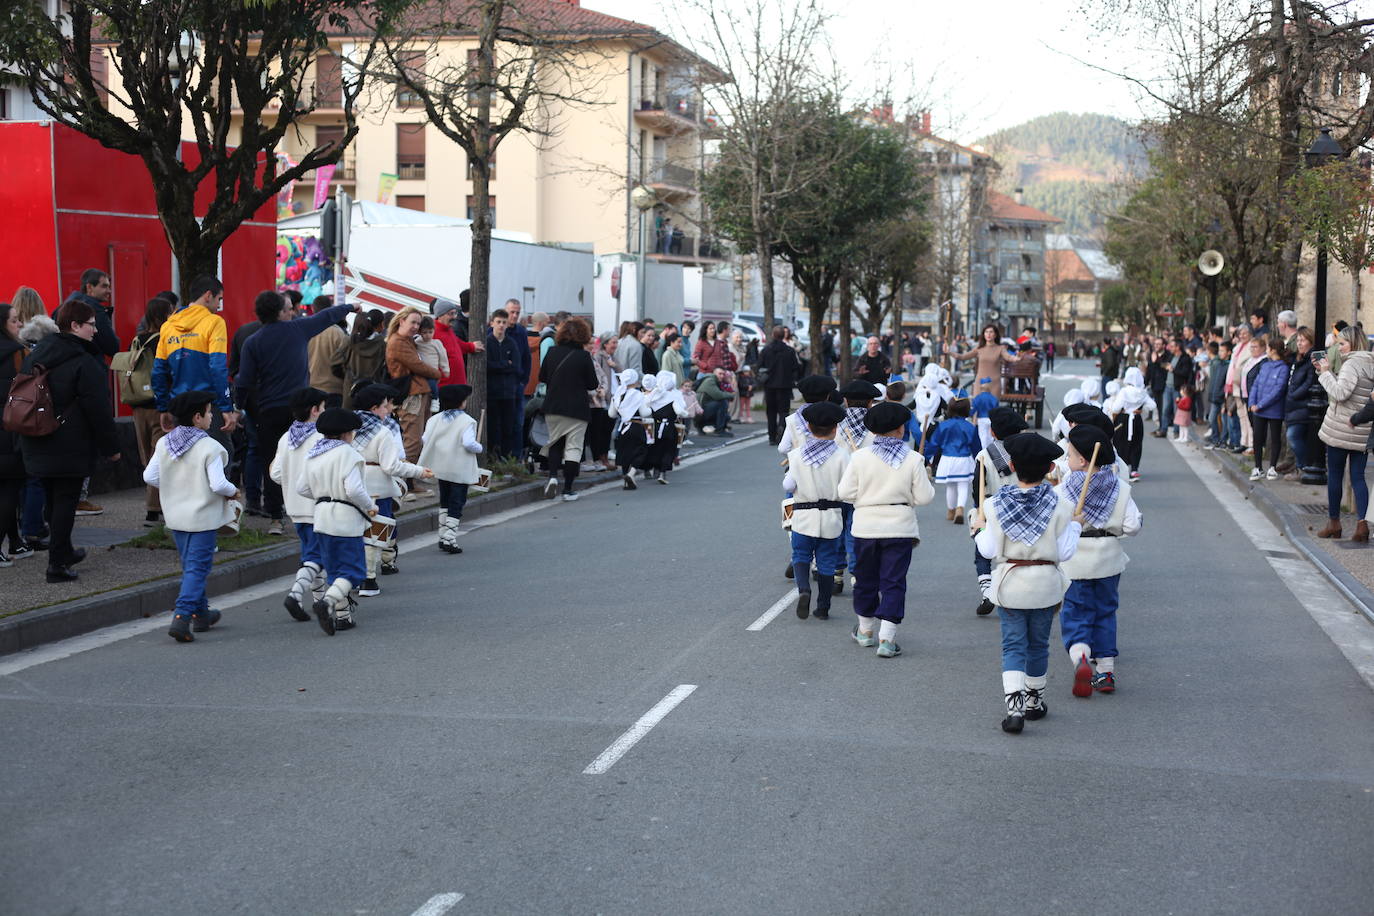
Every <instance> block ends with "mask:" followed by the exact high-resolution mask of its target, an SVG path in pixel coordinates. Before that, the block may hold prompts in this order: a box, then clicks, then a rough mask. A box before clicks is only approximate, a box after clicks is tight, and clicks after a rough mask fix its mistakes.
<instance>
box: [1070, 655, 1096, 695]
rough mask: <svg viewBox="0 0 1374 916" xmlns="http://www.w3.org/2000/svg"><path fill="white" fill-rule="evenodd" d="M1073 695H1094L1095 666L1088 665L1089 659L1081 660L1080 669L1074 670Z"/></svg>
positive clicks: (1079, 662) (1079, 661)
mask: <svg viewBox="0 0 1374 916" xmlns="http://www.w3.org/2000/svg"><path fill="white" fill-rule="evenodd" d="M1073 695H1074V696H1076V697H1090V696H1092V695H1093V666H1092V665H1090V664H1088V660H1087V658H1080V659H1079V660H1078V667H1077V668H1074V669H1073Z"/></svg>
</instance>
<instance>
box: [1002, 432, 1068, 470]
mask: <svg viewBox="0 0 1374 916" xmlns="http://www.w3.org/2000/svg"><path fill="white" fill-rule="evenodd" d="M1002 447H1003V448H1005V449H1006V450H1007V455H1008V456H1009V457H1010V458H1011V460H1012V463H1013V464H1017V465H1023V466H1025V467H1028V468H1031V467H1035V466H1036V465H1045V466H1048V465H1049V464H1050V462H1052V461H1054V459H1056V458H1058V457H1059V456H1060V455H1062V454H1064V450H1063V449H1062V448H1060V447H1059V446H1057V445H1055V444H1054V443H1053V442H1051V441H1050V440H1048V439H1046V438H1045V437H1044V436H1042V435H1039V434H1038V433H1017V434H1016V435H1014V436H1009V437H1008V438H1007V440H1006V441H1005V442H1003V443H1002Z"/></svg>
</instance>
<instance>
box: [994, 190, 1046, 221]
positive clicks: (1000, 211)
mask: <svg viewBox="0 0 1374 916" xmlns="http://www.w3.org/2000/svg"><path fill="white" fill-rule="evenodd" d="M988 216H989V217H991V218H992V219H999V220H1016V221H1019V222H1023V223H1062V222H1063V220H1062V219H1060V218H1059V217H1057V216H1050V215H1049V214H1048V213H1046V212H1045V211H1044V210H1037V209H1035V208H1034V207H1028V206H1026V205H1025V204H1018V203H1017V202H1016V201H1015V200H1013V199H1012V198H1010V197H1008V196H1007V195H1005V194H1001V193H999V192H997V191H989V192H988Z"/></svg>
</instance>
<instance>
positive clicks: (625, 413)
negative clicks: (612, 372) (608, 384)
mask: <svg viewBox="0 0 1374 916" xmlns="http://www.w3.org/2000/svg"><path fill="white" fill-rule="evenodd" d="M607 413H609V414H610V417H611V419H612V420H614V421H615V463H616V464H617V465H619V466H620V479H621V487H622V489H626V490H635V489H638V487H639V485H638V484H637V483H635V477H636V476H638V474H639V468H640V467H641V466H642V465H643V464H644V463H645V460H646V456H647V454H648V452H649V432H648V425H649V419H650V418H651V417H652V416H653V410H651V409H650V408H649V399H648V398H647V397H646V396H645V393H644V389H643V388H641V387H640V386H639V370H637V369H626V370H625V371H623V372H621V373H620V375H618V376H617V377H616V391H615V394H614V395H613V396H612V397H611V403H610V405H609V407H607Z"/></svg>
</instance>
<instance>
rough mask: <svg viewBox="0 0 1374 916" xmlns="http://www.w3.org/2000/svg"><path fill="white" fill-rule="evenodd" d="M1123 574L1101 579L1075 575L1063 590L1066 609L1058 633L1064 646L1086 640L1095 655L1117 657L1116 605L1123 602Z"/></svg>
mask: <svg viewBox="0 0 1374 916" xmlns="http://www.w3.org/2000/svg"><path fill="white" fill-rule="evenodd" d="M1120 589H1121V576H1120V574H1118V575H1115V576H1107V577H1105V578H1102V579H1074V580H1073V581H1072V582H1070V583H1069V590H1068V591H1067V592H1066V593H1065V594H1064V611H1063V613H1062V614H1060V615H1059V635H1060V636H1062V637H1064V648H1065V649H1068V648H1069V647H1070V646H1072V645H1073V644H1074V643H1077V642H1081V643H1085V644H1087V645H1088V646H1089V647H1090V648H1091V649H1092V657H1093V658H1115V657H1116V654H1117V652H1116V609H1117V607H1118V605H1119V604H1120V603H1121V598H1120V594H1121V592H1120Z"/></svg>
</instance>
